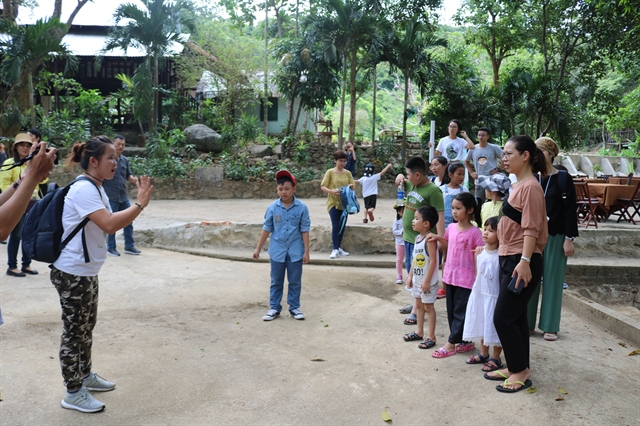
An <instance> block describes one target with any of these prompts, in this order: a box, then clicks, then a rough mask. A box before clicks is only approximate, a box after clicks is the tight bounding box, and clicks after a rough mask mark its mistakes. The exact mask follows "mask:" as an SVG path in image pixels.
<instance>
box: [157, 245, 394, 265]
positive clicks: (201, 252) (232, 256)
mask: <svg viewBox="0 0 640 426" xmlns="http://www.w3.org/2000/svg"><path fill="white" fill-rule="evenodd" d="M152 247H153V248H157V249H161V250H168V251H175V252H178V253H184V254H192V255H195V256H205V257H212V258H214V259H223V260H234V261H238V262H264V263H268V262H269V256H268V255H267V253H266V252H263V253H261V256H262V257H260V259H258V260H254V259H253V257H252V254H253V252H248V251H247V252H243V251H233V250H228V251H225V252H221V251H217V250H211V249H204V248H203V249H197V248H184V247H175V246H161V245H157V244H154V245H153V246H152ZM370 256H371V255H368V256H367V257H370ZM322 257H326V259H322ZM363 257H364V256H363ZM309 265H328V266H355V267H359V268H395V267H396V262H395V261H390V260H381V259H372V260H362V259H357V258H354V257H342V258H338V259H329V258H328V256H327V254H326V253H320V252H317V253H313V252H312V254H311V259H310V260H309Z"/></svg>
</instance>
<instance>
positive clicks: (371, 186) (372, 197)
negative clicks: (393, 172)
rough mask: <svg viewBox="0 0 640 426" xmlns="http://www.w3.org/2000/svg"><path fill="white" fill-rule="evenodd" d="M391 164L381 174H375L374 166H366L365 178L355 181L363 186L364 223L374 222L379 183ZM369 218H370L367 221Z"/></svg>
mask: <svg viewBox="0 0 640 426" xmlns="http://www.w3.org/2000/svg"><path fill="white" fill-rule="evenodd" d="M391 166H392V165H391V164H387V167H385V168H384V169H382V171H381V172H380V173H377V174H375V175H374V174H373V170H374V169H373V164H367V165H366V166H364V176H363V177H361V178H360V179H357V180H354V182H355V183H359V184H360V185H362V196H363V197H364V219H363V220H362V223H368V222H369V220H370V221H371V222H373V220H374V216H373V211H374V210H375V209H376V201H377V200H378V181H379V180H380V176H382V175H384V174H385V173H386V172H387V170H389V169H390V168H391ZM367 216H369V218H368V219H367Z"/></svg>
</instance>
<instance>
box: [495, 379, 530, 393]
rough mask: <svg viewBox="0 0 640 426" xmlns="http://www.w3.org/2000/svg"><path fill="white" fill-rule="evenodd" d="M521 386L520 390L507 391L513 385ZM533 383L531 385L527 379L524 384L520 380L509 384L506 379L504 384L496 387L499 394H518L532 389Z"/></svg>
mask: <svg viewBox="0 0 640 426" xmlns="http://www.w3.org/2000/svg"><path fill="white" fill-rule="evenodd" d="M516 384H517V385H520V387H519V388H518V389H507V388H506V386H512V385H516ZM532 384H533V383H531V380H529V379H527V380H525V381H524V382H521V381H519V380H516V381H515V382H514V383H509V382H508V381H507V380H506V379H505V381H504V383H503V384H501V385H498V386H496V390H497V391H499V392H504V393H516V392H520V391H521V390H525V389H528V388H530V387H531V385H532Z"/></svg>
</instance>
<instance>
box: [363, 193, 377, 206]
mask: <svg viewBox="0 0 640 426" xmlns="http://www.w3.org/2000/svg"><path fill="white" fill-rule="evenodd" d="M377 200H378V196H377V195H376V194H374V195H369V196H368V197H364V208H365V210H369V209H375V208H376V201H377Z"/></svg>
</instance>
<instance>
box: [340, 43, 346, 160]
mask: <svg viewBox="0 0 640 426" xmlns="http://www.w3.org/2000/svg"><path fill="white" fill-rule="evenodd" d="M346 94H347V55H346V53H345V54H344V59H343V63H342V100H341V101H340V125H339V126H338V149H340V148H341V147H342V145H343V143H342V142H343V141H344V136H343V133H344V102H345V96H346Z"/></svg>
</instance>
